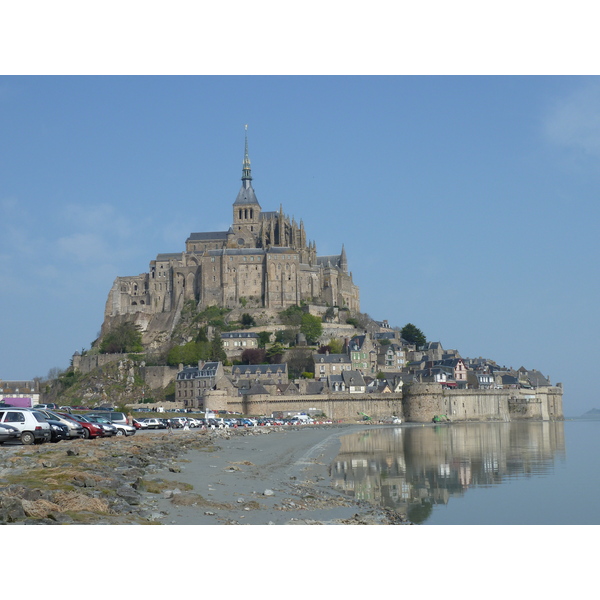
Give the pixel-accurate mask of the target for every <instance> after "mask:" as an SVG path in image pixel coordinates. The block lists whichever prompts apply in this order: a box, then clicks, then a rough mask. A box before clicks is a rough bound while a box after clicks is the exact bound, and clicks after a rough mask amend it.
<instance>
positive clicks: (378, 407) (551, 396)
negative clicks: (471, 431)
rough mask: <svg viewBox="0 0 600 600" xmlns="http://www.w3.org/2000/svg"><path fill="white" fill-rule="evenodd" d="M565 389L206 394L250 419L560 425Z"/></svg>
mask: <svg viewBox="0 0 600 600" xmlns="http://www.w3.org/2000/svg"><path fill="white" fill-rule="evenodd" d="M562 393H563V390H562V388H561V387H559V386H557V387H544V388H538V389H536V390H518V389H501V390H446V389H443V388H442V386H441V385H439V384H434V383H415V384H411V385H410V386H406V388H405V389H404V390H403V394H339V393H336V394H317V395H314V396H308V395H302V396H293V395H291V396H285V395H284V396H271V395H267V394H265V395H247V396H242V397H232V396H229V395H227V393H226V392H225V391H224V390H214V391H210V392H208V394H207V395H206V396H205V408H206V409H208V410H214V411H218V410H228V411H232V412H239V413H242V414H245V415H270V414H272V413H273V412H277V411H282V412H292V411H296V412H308V411H311V412H312V411H317V412H322V413H324V414H325V415H327V416H328V417H329V418H331V419H333V420H339V419H344V420H346V419H351V420H360V419H361V418H362V416H363V415H368V416H369V417H371V418H372V419H373V420H382V419H386V418H388V417H390V416H392V415H395V416H397V417H400V418H401V419H402V420H403V421H405V422H409V423H411V422H412V423H431V422H432V420H433V417H434V416H435V415H446V416H447V417H448V418H449V419H450V420H451V421H515V420H542V421H558V420H562V419H563V418H564V416H563V408H562Z"/></svg>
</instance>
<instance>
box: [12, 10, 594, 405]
mask: <svg viewBox="0 0 600 600" xmlns="http://www.w3.org/2000/svg"><path fill="white" fill-rule="evenodd" d="M140 6H142V5H140V3H137V2H127V3H122V2H119V3H116V2H112V1H111V0H106V1H105V2H103V3H102V4H101V5H99V4H96V3H93V2H90V3H87V4H86V5H85V7H84V6H83V5H81V6H79V5H74V4H73V3H70V2H66V1H62V0H57V2H56V3H53V5H52V7H49V6H48V5H47V3H40V2H26V3H20V4H19V5H18V6H14V7H13V6H10V7H3V9H2V11H3V13H2V15H3V17H4V18H3V19H0V23H1V25H0V33H1V35H0V56H2V57H3V58H2V60H0V227H1V232H2V238H1V239H2V244H1V245H0V281H2V290H3V292H4V293H3V294H1V296H0V339H2V341H3V343H2V344H1V346H0V378H3V379H5V380H17V379H29V378H32V377H38V376H40V377H44V376H46V375H47V374H48V373H49V371H50V370H51V369H56V368H59V369H64V368H67V367H68V366H69V364H70V360H71V356H72V354H73V353H74V352H75V351H82V350H84V349H88V348H90V346H91V344H92V342H93V341H94V340H95V339H96V338H97V335H98V332H99V330H100V327H101V325H102V321H103V313H104V306H105V302H106V298H107V295H108V292H109V290H110V288H111V286H112V283H113V281H114V280H115V278H116V277H117V276H126V275H137V274H139V273H143V272H147V270H148V266H149V262H150V261H151V260H153V259H154V258H155V257H156V255H157V254H159V253H163V252H178V251H181V250H183V249H184V245H185V240H186V238H187V237H188V235H189V234H190V233H191V232H199V231H220V230H226V229H228V227H229V225H230V224H231V221H232V203H233V201H234V200H235V197H236V195H237V192H238V190H239V188H240V185H241V181H240V178H241V167H242V159H243V151H244V126H245V125H246V124H247V125H248V140H249V152H250V159H251V162H252V175H253V185H254V189H255V191H256V194H257V197H258V199H259V202H260V203H261V206H262V208H263V210H278V209H279V206H280V205H282V206H283V209H284V212H285V213H287V214H289V215H290V216H293V217H295V218H296V220H298V221H299V220H300V219H302V220H303V222H304V225H305V229H306V231H307V235H308V237H309V239H311V240H313V241H315V242H316V244H317V250H318V253H319V254H323V255H327V254H335V253H338V252H340V250H341V248H342V245H344V247H345V249H346V252H347V256H348V261H349V268H350V270H351V271H352V274H353V278H354V282H355V283H356V284H357V285H358V286H359V287H360V290H361V308H362V311H363V312H366V313H368V314H369V315H370V316H371V317H373V318H374V319H377V320H383V319H387V320H388V321H389V323H390V324H391V325H393V326H398V327H402V326H403V325H405V324H406V323H409V322H410V323H413V324H415V325H416V326H417V327H419V328H420V329H421V330H422V331H423V332H424V334H425V335H426V337H427V339H428V340H429V341H439V342H441V343H442V346H443V347H444V348H452V349H457V350H458V351H459V352H460V353H461V355H462V356H465V357H479V356H482V357H486V358H490V359H492V360H495V361H496V362H498V363H499V364H500V365H505V366H508V367H514V368H519V367H521V366H524V367H526V368H528V369H538V370H540V371H541V372H542V373H543V374H544V375H547V376H549V377H550V379H551V381H552V383H558V382H561V383H562V384H563V385H564V389H565V394H564V407H565V414H566V415H568V416H571V415H572V416H577V415H580V414H582V413H584V412H586V411H587V410H589V409H591V408H595V407H598V408H600V398H598V393H597V391H596V389H595V387H596V386H595V385H593V384H592V377H590V376H589V375H588V374H587V372H588V369H585V366H586V365H588V364H589V363H590V360H589V357H590V356H594V348H595V340H596V337H597V334H598V330H599V317H598V316H597V314H598V311H597V310H596V307H597V304H598V296H599V285H600V284H599V283H598V281H597V277H596V276H595V275H596V273H597V272H598V256H599V254H598V236H597V235H596V228H597V224H598V217H599V214H598V211H599V209H598V202H597V199H598V189H599V185H598V184H599V181H598V180H599V178H600V175H599V173H600V172H599V169H598V166H599V161H600V79H599V78H598V76H597V65H596V64H595V62H596V61H595V60H594V57H595V56H596V53H595V52H594V51H593V50H594V48H595V40H596V33H595V31H594V23H595V21H594V20H593V19H590V18H587V17H586V12H585V11H586V8H585V3H583V2H578V1H576V2H573V3H571V4H570V5H569V12H568V14H566V13H565V12H564V11H563V10H561V7H560V6H559V5H556V6H555V5H552V6H545V8H544V11H543V12H540V11H539V10H537V9H536V3H523V2H518V3H516V2H515V3H513V2H510V1H509V2H503V3H502V5H501V10H498V8H497V6H496V5H495V4H494V3H490V4H489V5H486V7H485V8H482V7H480V6H479V5H474V4H473V3H470V2H457V3H453V5H452V7H451V8H450V7H449V5H447V3H443V2H429V3H425V4H422V5H421V4H419V5H418V6H412V5H411V6H406V5H404V4H400V5H396V6H395V7H390V5H389V4H387V3H379V2H375V3H372V5H371V8H370V11H355V10H340V4H339V3H337V2H327V3H323V2H320V3H319V4H318V7H317V5H316V4H314V3H310V2H308V3H306V4H305V5H304V7H303V10H302V11H295V10H293V11H291V12H290V9H289V8H287V9H285V8H282V7H280V8H279V9H277V10H276V11H274V9H273V5H272V4H271V3H269V2H263V1H261V0H257V1H256V2H255V3H253V5H252V7H251V10H249V7H248V5H246V4H243V3H238V2H231V3H227V4H219V5H218V6H213V7H203V6H198V5H196V4H195V3H189V2H185V1H176V2H173V3H171V4H170V10H169V11H168V12H165V11H164V10H163V9H162V8H161V6H160V4H159V3H144V4H143V8H144V10H143V11H141V10H139V8H140ZM344 6H346V5H344ZM98 7H101V10H100V9H99V8H98ZM136 7H137V8H136ZM316 8H318V13H316V12H315V10H316ZM32 11H33V12H32ZM115 11H117V12H115ZM315 14H318V19H317V18H314V15H315ZM115 15H118V18H115ZM515 15H517V17H518V18H515ZM34 16H35V18H33V17H34Z"/></svg>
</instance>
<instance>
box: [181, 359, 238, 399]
mask: <svg viewBox="0 0 600 600" xmlns="http://www.w3.org/2000/svg"><path fill="white" fill-rule="evenodd" d="M227 384H228V380H227V377H226V376H225V372H224V370H223V364H222V363H221V362H214V361H211V362H205V361H202V360H201V361H199V362H198V365H197V366H193V367H184V366H183V365H179V372H178V373H177V377H176V378H175V400H176V401H177V402H183V404H184V406H185V407H186V408H203V406H204V403H203V398H204V395H205V393H206V392H207V391H208V390H214V389H217V388H223V387H224V386H226V385H227Z"/></svg>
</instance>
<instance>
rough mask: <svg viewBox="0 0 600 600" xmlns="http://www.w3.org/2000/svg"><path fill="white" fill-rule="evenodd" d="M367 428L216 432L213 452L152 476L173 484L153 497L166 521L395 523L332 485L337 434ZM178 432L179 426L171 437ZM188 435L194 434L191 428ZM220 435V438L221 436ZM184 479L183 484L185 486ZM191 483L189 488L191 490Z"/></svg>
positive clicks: (194, 454) (193, 454) (197, 453)
mask: <svg viewBox="0 0 600 600" xmlns="http://www.w3.org/2000/svg"><path fill="white" fill-rule="evenodd" d="M367 428H368V426H362V425H349V426H322V427H321V426H310V427H302V428H298V429H296V428H294V429H293V430H283V431H281V430H280V431H271V432H269V433H258V432H257V433H254V434H252V433H249V432H245V434H242V435H240V434H239V432H235V431H234V432H231V433H230V434H227V433H225V434H223V433H222V432H219V435H218V436H217V435H215V437H214V446H215V447H214V449H213V451H211V452H206V451H201V450H190V451H188V452H187V453H185V454H183V455H182V456H181V457H180V459H179V461H178V464H179V465H180V472H173V471H172V470H167V469H163V470H161V471H159V472H157V473H155V474H153V476H154V477H157V478H160V479H163V480H166V481H168V482H172V488H171V489H168V490H166V491H165V492H164V493H163V494H161V495H160V496H159V497H158V498H157V499H156V500H155V507H156V509H157V510H158V511H160V512H161V513H165V516H164V517H163V518H161V519H160V522H161V523H163V524H166V525H220V524H231V525H237V524H240V525H242V524H247V525H283V524H287V525H292V524H390V523H396V522H400V521H401V519H400V518H399V516H398V515H396V514H393V515H391V514H390V513H389V511H385V510H383V509H379V508H376V507H373V506H371V505H369V504H367V503H363V502H360V501H355V500H354V499H353V498H350V497H348V496H346V495H344V494H342V493H341V492H338V491H337V490H335V489H334V488H333V487H332V485H331V478H330V465H331V463H332V461H333V460H334V459H335V457H336V455H337V453H338V450H339V438H340V436H342V435H346V434H349V433H353V432H355V431H359V430H362V429H367ZM176 434H177V433H176V432H174V435H176ZM188 435H193V434H192V433H188ZM221 436H222V437H221ZM182 484H183V485H182ZM188 486H191V489H186V488H188Z"/></svg>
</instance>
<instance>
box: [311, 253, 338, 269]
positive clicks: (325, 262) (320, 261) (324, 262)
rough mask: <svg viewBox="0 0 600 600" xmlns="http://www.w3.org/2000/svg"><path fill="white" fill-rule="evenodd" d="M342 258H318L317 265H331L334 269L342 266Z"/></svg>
mask: <svg viewBox="0 0 600 600" xmlns="http://www.w3.org/2000/svg"><path fill="white" fill-rule="evenodd" d="M340 260H341V256H340V255H339V254H332V255H330V256H317V264H318V265H321V266H325V267H326V266H327V265H330V266H332V267H339V266H340Z"/></svg>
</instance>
